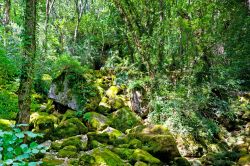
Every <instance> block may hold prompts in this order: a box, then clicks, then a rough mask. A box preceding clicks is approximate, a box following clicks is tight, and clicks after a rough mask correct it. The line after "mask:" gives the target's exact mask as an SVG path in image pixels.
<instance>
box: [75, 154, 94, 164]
mask: <svg viewBox="0 0 250 166" xmlns="http://www.w3.org/2000/svg"><path fill="white" fill-rule="evenodd" d="M78 164H79V165H88V166H92V165H93V166H94V164H95V157H93V156H91V155H89V154H87V153H84V154H82V155H81V157H80V158H79V161H78Z"/></svg>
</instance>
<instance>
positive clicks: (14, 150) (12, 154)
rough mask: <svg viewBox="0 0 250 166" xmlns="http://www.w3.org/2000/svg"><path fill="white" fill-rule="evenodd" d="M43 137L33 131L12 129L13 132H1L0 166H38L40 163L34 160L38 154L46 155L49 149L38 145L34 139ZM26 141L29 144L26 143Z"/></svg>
mask: <svg viewBox="0 0 250 166" xmlns="http://www.w3.org/2000/svg"><path fill="white" fill-rule="evenodd" d="M37 137H41V134H35V133H33V132H31V131H21V130H20V129H19V128H15V127H14V128H12V130H11V131H2V130H0V166H3V165H13V166H26V165H28V166H37V165H40V164H41V162H40V161H31V160H32V159H33V160H34V158H33V157H34V156H35V155H36V154H44V153H45V152H46V150H47V149H48V147H45V146H43V145H39V144H37V143H36V142H35V141H33V140H34V138H37ZM24 139H27V142H29V143H24Z"/></svg>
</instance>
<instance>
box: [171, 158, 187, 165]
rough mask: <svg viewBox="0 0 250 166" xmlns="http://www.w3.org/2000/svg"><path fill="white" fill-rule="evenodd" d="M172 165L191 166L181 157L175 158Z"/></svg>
mask: <svg viewBox="0 0 250 166" xmlns="http://www.w3.org/2000/svg"><path fill="white" fill-rule="evenodd" d="M174 163H175V164H176V165H177V166H178V165H181V166H191V164H190V163H189V162H188V160H187V159H185V158H183V157H176V158H175V159H174Z"/></svg>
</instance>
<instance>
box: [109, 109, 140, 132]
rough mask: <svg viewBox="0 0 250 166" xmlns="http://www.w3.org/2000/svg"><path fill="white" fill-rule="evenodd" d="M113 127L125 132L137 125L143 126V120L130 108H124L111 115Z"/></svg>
mask: <svg viewBox="0 0 250 166" xmlns="http://www.w3.org/2000/svg"><path fill="white" fill-rule="evenodd" d="M111 120H112V122H111V126H112V127H114V128H116V129H118V130H120V131H122V132H125V131H126V130H127V129H130V128H132V127H134V126H136V125H139V124H141V119H140V117H139V116H137V115H136V114H135V113H134V112H132V111H131V110H130V109H129V107H123V108H121V109H119V110H117V111H116V112H113V113H112V115H111Z"/></svg>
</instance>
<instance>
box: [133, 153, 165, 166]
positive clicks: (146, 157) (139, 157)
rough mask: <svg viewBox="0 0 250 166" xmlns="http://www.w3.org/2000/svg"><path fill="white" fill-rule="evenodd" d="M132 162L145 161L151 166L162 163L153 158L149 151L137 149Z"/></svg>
mask: <svg viewBox="0 0 250 166" xmlns="http://www.w3.org/2000/svg"><path fill="white" fill-rule="evenodd" d="M132 160H134V161H144V162H147V163H150V164H159V163H161V161H160V160H159V159H157V158H155V157H154V156H152V155H151V154H150V153H148V152H147V151H144V150H141V149H136V150H135V151H134V153H133V154H132Z"/></svg>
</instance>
